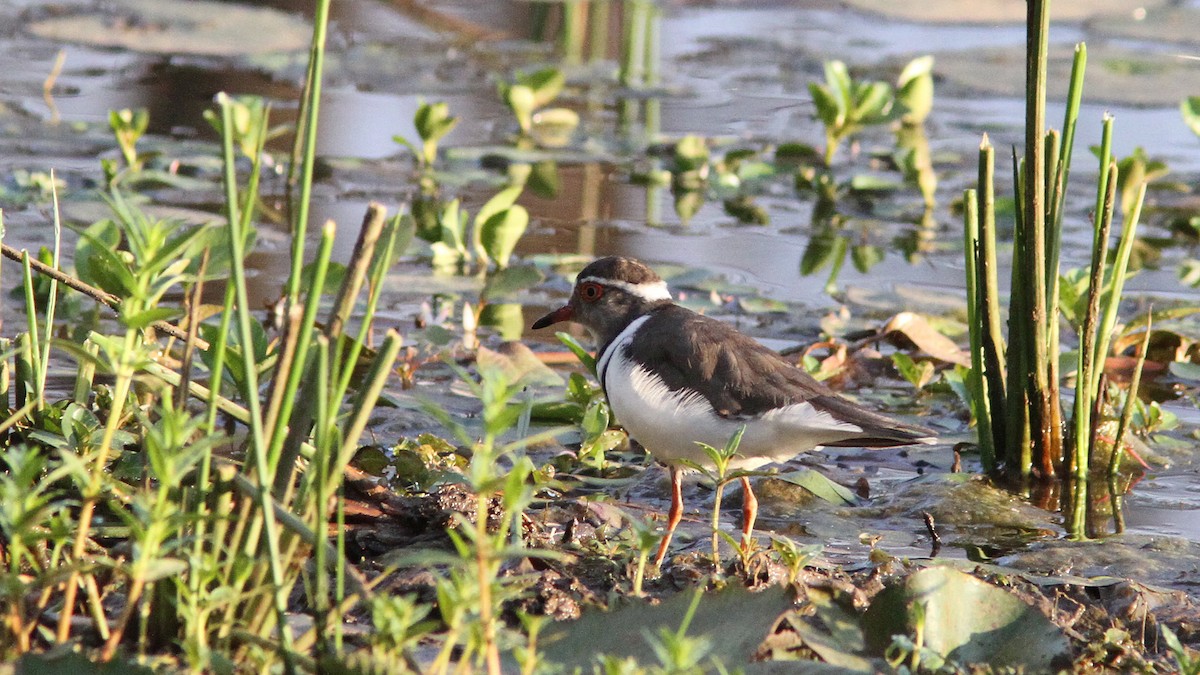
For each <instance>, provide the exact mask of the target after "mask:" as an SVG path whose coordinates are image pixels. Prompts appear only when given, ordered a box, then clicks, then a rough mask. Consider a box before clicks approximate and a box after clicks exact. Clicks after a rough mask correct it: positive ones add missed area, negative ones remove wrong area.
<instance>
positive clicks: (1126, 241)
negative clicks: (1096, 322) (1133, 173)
mask: <svg viewBox="0 0 1200 675" xmlns="http://www.w3.org/2000/svg"><path fill="white" fill-rule="evenodd" d="M1114 180H1115V178H1114ZM1145 199H1146V183H1145V182H1143V183H1142V184H1141V185H1139V186H1138V192H1137V197H1136V198H1134V202H1133V210H1132V211H1130V212H1129V213H1126V214H1125V222H1124V223H1122V224H1121V240H1120V242H1119V243H1118V244H1117V255H1116V259H1115V260H1114V261H1113V267H1112V274H1111V277H1110V280H1109V284H1108V285H1109V289H1108V294H1107V296H1106V298H1105V305H1104V318H1103V319H1102V320H1101V322H1100V332H1099V333H1098V334H1097V336H1096V354H1095V358H1094V361H1095V363H1096V365H1097V369H1096V371H1095V372H1093V373H1092V386H1093V388H1095V387H1097V386H1098V385H1099V381H1100V373H1101V372H1103V370H1104V368H1103V364H1104V359H1105V357H1107V356H1108V348H1109V344H1111V342H1112V333H1113V329H1114V328H1115V327H1116V325H1117V312H1118V310H1119V309H1120V306H1121V295H1122V294H1123V293H1124V291H1125V278H1126V272H1127V271H1128V270H1129V257H1130V255H1131V254H1132V253H1133V242H1134V239H1135V237H1136V236H1137V227H1138V221H1139V220H1140V219H1141V216H1142V204H1143V202H1144V201H1145Z"/></svg>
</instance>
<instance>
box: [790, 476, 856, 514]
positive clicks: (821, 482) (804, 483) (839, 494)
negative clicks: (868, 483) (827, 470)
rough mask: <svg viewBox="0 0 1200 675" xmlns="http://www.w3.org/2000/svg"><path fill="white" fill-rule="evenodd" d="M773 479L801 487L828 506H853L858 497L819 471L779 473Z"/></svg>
mask: <svg viewBox="0 0 1200 675" xmlns="http://www.w3.org/2000/svg"><path fill="white" fill-rule="evenodd" d="M774 477H775V478H777V479H779V480H782V481H786V482H788V483H791V484H792V485H797V486H799V487H802V488H804V489H805V490H808V491H809V492H811V493H813V495H815V496H817V497H819V498H820V499H823V500H825V501H827V502H829V503H830V504H837V505H839V506H841V505H845V506H853V505H855V504H857V503H858V497H857V496H855V494H854V493H853V492H851V491H850V489H849V488H847V487H845V486H843V485H838V484H837V483H835V482H833V481H831V480H829V478H827V477H826V476H825V475H824V474H822V473H821V472H819V471H814V470H812V469H800V470H799V471H789V472H787V473H781V474H779V475H777V476H774Z"/></svg>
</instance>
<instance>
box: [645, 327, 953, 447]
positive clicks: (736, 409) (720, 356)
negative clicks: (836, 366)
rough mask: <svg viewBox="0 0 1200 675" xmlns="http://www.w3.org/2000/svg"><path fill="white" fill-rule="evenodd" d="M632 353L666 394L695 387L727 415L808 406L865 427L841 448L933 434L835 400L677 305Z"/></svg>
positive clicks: (757, 347)
mask: <svg viewBox="0 0 1200 675" xmlns="http://www.w3.org/2000/svg"><path fill="white" fill-rule="evenodd" d="M632 351H633V354H632V356H633V357H634V358H636V359H637V360H639V361H641V362H642V363H646V364H653V366H652V368H651V369H652V370H653V371H654V372H655V374H657V375H658V376H659V377H661V378H662V380H663V382H664V384H666V385H667V387H668V388H670V389H671V390H673V391H677V390H679V389H683V388H685V387H690V388H693V389H696V390H697V391H698V392H699V393H700V394H701V395H702V396H704V398H705V399H707V400H708V402H709V403H710V404H711V405H712V406H713V409H714V410H716V411H717V414H719V415H721V416H722V417H754V416H758V415H761V414H763V413H765V412H767V411H769V410H771V409H773V408H778V407H780V406H785V405H790V404H793V403H801V402H808V403H811V404H812V405H814V406H815V407H817V408H818V409H820V410H825V411H827V412H828V413H829V414H831V415H833V417H834V418H836V419H838V420H840V421H843V422H849V423H851V424H854V425H856V426H859V427H862V429H863V434H862V435H861V436H859V437H857V438H855V439H848V440H846V441H844V443H842V444H844V445H850V446H856V447H864V446H869V447H884V446H890V445H903V444H907V443H913V442H918V441H920V440H921V439H924V438H927V437H930V436H932V432H930V431H929V430H926V429H921V428H920V427H914V426H910V425H906V424H902V423H900V422H897V421H895V420H892V419H890V418H888V417H886V416H884V415H881V414H879V413H875V412H872V411H870V410H867V409H865V408H862V407H861V406H859V405H857V404H855V403H853V402H851V401H848V400H846V399H844V398H842V397H841V396H838V395H837V393H836V392H834V391H833V390H832V389H830V388H829V387H828V386H826V385H825V384H822V383H821V382H818V381H817V380H815V379H813V377H812V376H811V375H809V374H808V373H806V372H804V370H802V369H800V368H797V367H796V366H795V365H793V364H792V363H791V362H789V361H787V360H786V359H784V358H783V357H782V356H780V355H779V354H777V353H776V352H774V351H772V350H771V349H768V348H767V347H765V346H763V345H762V344H760V343H759V342H757V341H756V340H754V339H753V338H751V337H749V336H747V335H744V334H742V333H739V332H738V331H736V330H735V329H734V328H733V327H731V326H729V325H728V324H726V323H723V322H721V321H717V320H716V319H712V318H710V317H706V316H703V315H700V314H696V313H695V312H692V311H691V310H688V309H685V308H683V307H680V306H678V305H668V306H665V307H663V308H661V309H658V310H656V311H655V312H654V313H653V314H651V316H650V318H649V319H648V320H647V322H646V324H645V325H644V326H643V327H642V330H641V331H639V340H638V343H637V345H636V346H635V347H634V348H633V350H632ZM833 445H839V444H833Z"/></svg>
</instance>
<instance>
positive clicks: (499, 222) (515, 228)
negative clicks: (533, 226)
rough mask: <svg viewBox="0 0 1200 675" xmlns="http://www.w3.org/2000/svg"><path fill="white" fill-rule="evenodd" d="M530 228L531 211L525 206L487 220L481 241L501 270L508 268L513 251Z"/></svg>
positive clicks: (481, 233)
mask: <svg viewBox="0 0 1200 675" xmlns="http://www.w3.org/2000/svg"><path fill="white" fill-rule="evenodd" d="M527 227H529V211H526V210H525V207H524V206H520V205H516V206H512V207H510V208H508V209H506V210H504V211H501V212H500V213H497V214H496V215H494V216H492V217H490V218H488V219H487V221H486V222H485V223H484V224H483V229H482V231H481V232H480V240H481V241H482V243H483V249H484V250H485V251H487V254H488V257H490V258H491V259H492V260H495V261H496V264H497V265H498V266H500V267H501V268H505V267H508V261H509V260H510V259H511V258H512V254H513V249H515V248H516V247H517V242H518V241H520V239H521V235H523V234H525V229H526V228H527Z"/></svg>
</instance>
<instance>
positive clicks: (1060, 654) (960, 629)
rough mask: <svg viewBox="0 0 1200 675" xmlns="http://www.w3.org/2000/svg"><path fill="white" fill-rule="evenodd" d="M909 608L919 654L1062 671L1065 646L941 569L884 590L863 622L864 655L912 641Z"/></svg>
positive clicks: (1025, 615)
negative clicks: (918, 621)
mask: <svg viewBox="0 0 1200 675" xmlns="http://www.w3.org/2000/svg"><path fill="white" fill-rule="evenodd" d="M914 605H917V606H919V607H920V608H921V609H920V610H918V611H919V612H920V613H921V614H923V615H924V622H923V632H922V635H923V638H924V643H923V644H924V646H925V648H927V649H930V650H933V651H934V652H936V653H937V654H939V655H941V656H942V657H943V658H946V659H947V660H949V661H952V662H954V663H957V664H964V665H965V664H987V665H990V666H992V667H1009V668H1017V669H1024V670H1026V671H1028V672H1038V673H1044V672H1054V671H1056V670H1057V669H1058V668H1060V667H1063V666H1068V665H1070V658H1071V651H1070V645H1069V644H1068V643H1067V639H1066V638H1065V637H1064V636H1063V634H1062V631H1061V630H1059V628H1058V627H1057V626H1055V625H1054V624H1053V623H1052V622H1051V621H1050V620H1049V619H1047V618H1046V617H1045V616H1044V615H1042V613H1041V612H1039V611H1037V610H1036V609H1034V608H1033V607H1030V606H1029V605H1027V604H1025V603H1024V602H1022V601H1021V600H1020V599H1019V598H1018V597H1017V596H1016V595H1014V594H1012V593H1010V592H1008V591H1006V590H1004V589H1002V588H999V587H997V586H993V585H991V584H988V583H985V582H983V581H980V580H979V579H976V578H975V577H973V576H971V575H969V574H964V573H962V572H959V571H957V570H955V569H952V568H949V567H931V568H928V569H924V570H921V571H919V572H917V573H915V574H913V575H911V576H909V577H908V578H907V579H905V580H904V581H903V582H902V583H900V584H897V585H895V586H892V587H890V588H887V589H885V590H884V591H883V592H881V593H880V594H879V595H877V596H875V600H874V601H873V602H872V603H871V606H870V608H868V609H867V612H866V614H865V615H863V619H862V625H863V629H864V632H865V637H866V642H867V648H868V650H870V651H871V652H873V653H876V654H882V653H883V651H884V650H886V649H887V648H888V646H890V645H891V644H892V642H893V636H896V635H902V636H912V635H914V634H915V633H916V630H917V626H915V625H914V621H913V618H914V614H913V607H914Z"/></svg>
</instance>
